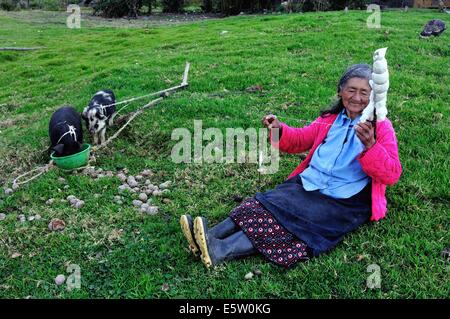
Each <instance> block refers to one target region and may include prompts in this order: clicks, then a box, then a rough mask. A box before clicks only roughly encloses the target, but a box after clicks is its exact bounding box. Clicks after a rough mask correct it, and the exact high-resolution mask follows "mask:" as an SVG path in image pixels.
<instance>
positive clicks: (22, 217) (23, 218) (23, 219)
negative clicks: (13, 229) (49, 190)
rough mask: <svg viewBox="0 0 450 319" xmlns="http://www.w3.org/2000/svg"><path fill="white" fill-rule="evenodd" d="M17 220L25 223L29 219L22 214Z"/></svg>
mask: <svg viewBox="0 0 450 319" xmlns="http://www.w3.org/2000/svg"><path fill="white" fill-rule="evenodd" d="M17 220H19V221H20V222H21V223H23V222H25V221H26V220H27V219H26V217H25V215H24V214H20V215H18V216H17Z"/></svg>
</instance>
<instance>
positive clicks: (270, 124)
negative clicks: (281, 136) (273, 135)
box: [262, 114, 281, 129]
mask: <svg viewBox="0 0 450 319" xmlns="http://www.w3.org/2000/svg"><path fill="white" fill-rule="evenodd" d="M262 124H263V125H264V126H265V127H267V128H268V129H272V128H280V127H281V124H280V121H278V119H277V116H276V115H273V114H269V115H265V116H264V117H263V118H262Z"/></svg>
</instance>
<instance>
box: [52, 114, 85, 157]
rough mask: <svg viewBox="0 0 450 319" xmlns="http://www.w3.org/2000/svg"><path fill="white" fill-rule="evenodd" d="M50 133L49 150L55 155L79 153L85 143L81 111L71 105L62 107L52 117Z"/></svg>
mask: <svg viewBox="0 0 450 319" xmlns="http://www.w3.org/2000/svg"><path fill="white" fill-rule="evenodd" d="M48 134H49V136H50V141H51V143H52V145H51V146H50V149H49V150H50V151H54V152H55V153H54V155H55V156H58V157H59V156H68V155H72V154H75V153H78V152H79V151H80V149H81V146H82V145H83V131H82V128H81V116H80V113H78V112H77V111H76V110H75V109H74V108H73V107H71V106H63V107H60V108H59V109H57V110H56V111H55V112H54V113H53V115H52V117H51V119H50V123H49V125H48Z"/></svg>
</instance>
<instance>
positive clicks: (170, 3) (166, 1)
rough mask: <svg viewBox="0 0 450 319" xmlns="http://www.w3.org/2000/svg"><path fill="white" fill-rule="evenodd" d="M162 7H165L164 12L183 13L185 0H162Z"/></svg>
mask: <svg viewBox="0 0 450 319" xmlns="http://www.w3.org/2000/svg"><path fill="white" fill-rule="evenodd" d="M161 5H162V7H163V12H174V13H176V12H181V9H182V8H183V5H184V1H183V0H161Z"/></svg>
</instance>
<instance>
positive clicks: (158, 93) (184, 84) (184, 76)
mask: <svg viewBox="0 0 450 319" xmlns="http://www.w3.org/2000/svg"><path fill="white" fill-rule="evenodd" d="M189 68H190V63H189V62H186V66H185V68H184V74H183V81H182V82H181V84H180V85H177V86H174V87H171V88H168V89H165V90H162V91H158V92H154V93H149V94H146V95H142V96H138V97H134V98H131V99H128V100H124V101H119V102H116V103H112V104H108V105H104V107H109V106H113V105H120V104H124V103H131V102H134V101H136V100H140V99H144V98H147V97H150V96H156V95H159V96H163V95H165V94H167V93H171V92H174V91H177V90H180V89H184V88H185V87H187V86H189V84H188V83H187V79H188V73H189Z"/></svg>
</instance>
